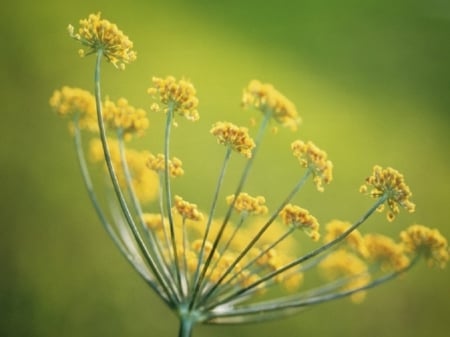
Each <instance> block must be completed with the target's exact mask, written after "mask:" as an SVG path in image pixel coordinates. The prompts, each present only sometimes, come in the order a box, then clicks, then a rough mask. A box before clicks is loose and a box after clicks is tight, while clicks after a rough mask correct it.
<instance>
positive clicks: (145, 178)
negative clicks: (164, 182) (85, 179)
mask: <svg viewBox="0 0 450 337" xmlns="http://www.w3.org/2000/svg"><path fill="white" fill-rule="evenodd" d="M108 144H109V149H110V153H111V161H112V163H113V166H114V169H115V171H116V173H117V178H118V180H119V183H120V185H121V186H122V187H123V188H126V178H125V172H124V169H123V165H124V163H123V162H122V159H121V155H120V150H119V144H118V142H117V141H115V140H111V139H109V140H108ZM148 156H149V153H148V152H147V151H137V150H133V149H129V148H128V149H127V151H126V153H125V157H126V164H127V165H128V169H129V171H130V174H131V183H132V187H133V189H134V193H135V194H136V196H137V198H138V199H139V200H140V201H141V202H143V203H145V202H149V201H153V200H155V199H156V196H157V193H158V186H159V185H158V176H157V175H156V174H155V173H154V172H152V171H150V170H148V169H147V167H146V159H147V157H148ZM90 157H91V159H92V161H93V162H98V163H103V162H104V160H105V156H104V154H103V147H102V143H101V141H100V139H93V140H92V141H91V143H90Z"/></svg>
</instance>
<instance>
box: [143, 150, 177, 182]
mask: <svg viewBox="0 0 450 337" xmlns="http://www.w3.org/2000/svg"><path fill="white" fill-rule="evenodd" d="M146 164H147V167H148V168H149V169H150V170H152V171H155V172H157V173H163V172H164V169H165V167H166V166H165V157H164V155H163V154H161V153H159V154H157V155H156V156H155V155H153V154H150V155H149V156H148V158H147V162H146ZM182 165H183V163H182V161H181V160H180V159H178V158H177V157H173V158H172V160H169V174H170V176H171V177H180V176H182V175H183V174H184V170H183V167H182Z"/></svg>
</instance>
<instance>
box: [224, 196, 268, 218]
mask: <svg viewBox="0 0 450 337" xmlns="http://www.w3.org/2000/svg"><path fill="white" fill-rule="evenodd" d="M226 201H227V203H228V204H229V205H231V204H232V203H233V202H234V205H233V207H234V209H235V210H236V211H238V212H239V213H244V214H253V215H262V214H266V213H267V211H268V209H267V206H266V205H265V203H266V199H265V198H264V197H263V196H257V197H252V196H250V195H249V194H247V193H240V194H239V195H238V196H237V198H236V200H235V196H234V194H233V195H229V196H228V197H227V199H226Z"/></svg>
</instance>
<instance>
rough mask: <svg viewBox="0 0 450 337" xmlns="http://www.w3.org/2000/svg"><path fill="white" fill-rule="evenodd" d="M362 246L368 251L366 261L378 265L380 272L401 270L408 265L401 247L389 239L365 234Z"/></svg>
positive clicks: (383, 236) (378, 235)
mask: <svg viewBox="0 0 450 337" xmlns="http://www.w3.org/2000/svg"><path fill="white" fill-rule="evenodd" d="M364 244H365V247H366V249H367V251H368V260H369V261H370V262H374V263H379V264H380V267H381V270H383V271H389V270H402V269H404V268H406V267H407V266H408V265H409V258H408V257H407V256H406V255H405V251H404V249H403V246H402V245H401V244H399V243H396V242H395V241H394V240H392V239H391V238H390V237H387V236H385V235H381V234H367V235H365V236H364Z"/></svg>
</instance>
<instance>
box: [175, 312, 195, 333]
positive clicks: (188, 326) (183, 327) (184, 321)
mask: <svg viewBox="0 0 450 337" xmlns="http://www.w3.org/2000/svg"><path fill="white" fill-rule="evenodd" d="M193 327H194V322H193V321H192V319H191V318H190V317H183V316H182V317H181V318H180V330H179V332H178V337H191V335H192V328H193Z"/></svg>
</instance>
